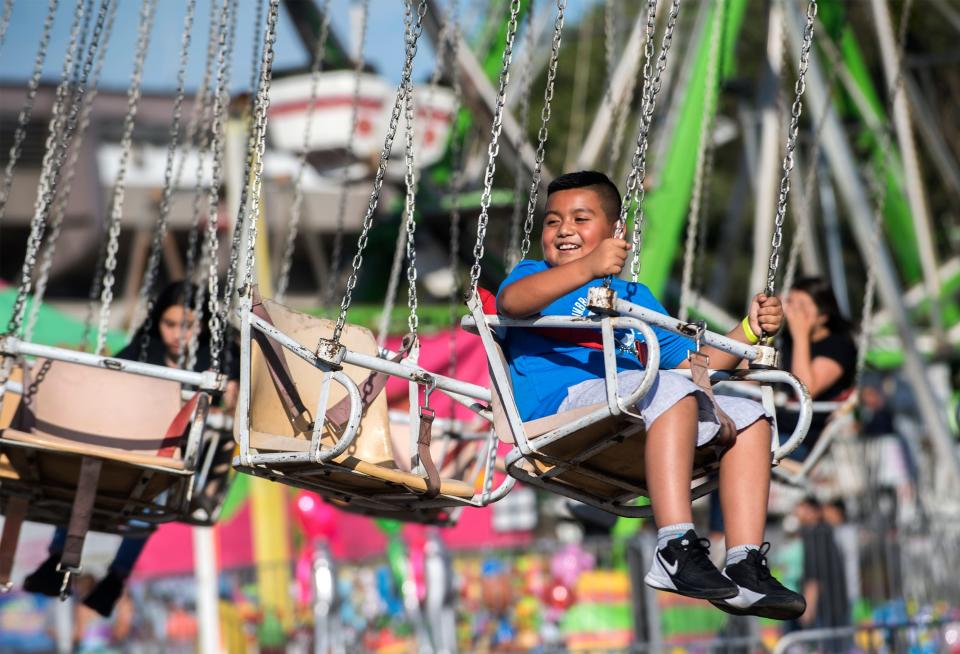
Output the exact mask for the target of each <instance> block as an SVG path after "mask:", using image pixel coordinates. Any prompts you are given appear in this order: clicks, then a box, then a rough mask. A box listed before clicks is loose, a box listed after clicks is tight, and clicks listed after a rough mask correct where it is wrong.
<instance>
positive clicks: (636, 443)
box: [490, 343, 717, 501]
mask: <svg viewBox="0 0 960 654" xmlns="http://www.w3.org/2000/svg"><path fill="white" fill-rule="evenodd" d="M497 355H498V356H499V357H500V363H501V365H502V366H503V369H504V370H505V371H506V372H507V374H508V375H509V374H510V368H509V366H508V365H507V361H506V357H504V355H503V352H502V350H501V349H500V345H499V343H498V344H497ZM490 378H491V383H492V385H493V393H492V396H493V397H492V400H493V403H492V410H493V424H494V429H495V430H496V431H497V434H498V435H499V437H500V439H501V440H503V441H506V442H510V443H512V442H513V436H512V432H511V431H510V424H509V422H508V420H507V414H506V409H505V408H504V401H505V400H504V397H503V390H502V389H500V388H499V387H498V385H497V383H496V381H495V377H494V375H490ZM605 406H606V403H604V402H601V403H598V404H592V405H590V406H586V407H581V408H578V409H572V410H570V411H564V412H562V413H557V414H554V415H552V416H545V417H543V418H538V419H537V420H531V421H529V422H525V423H523V428H524V431H525V432H526V436H527V439H528V440H533V439H534V438H536V437H538V436H542V435H544V434H547V433H549V432H551V431H553V430H554V429H558V428H560V427H563V426H564V425H567V424H570V423H571V422H573V421H575V420H578V419H580V418H582V417H583V416H586V415H588V414H590V413H593V412H594V411H597V410H599V409H602V408H604V407H605ZM628 431H633V432H634V433H632V434H630V435H628V436H626V437H625V438H623V440H622V441H621V442H619V443H616V444H613V445H610V446H609V447H607V448H606V449H603V450H600V451H599V452H597V453H596V454H594V455H593V456H592V457H590V458H589V459H587V460H586V461H584V462H582V463H581V464H580V465H581V466H583V467H586V468H588V469H589V470H591V471H593V472H596V473H599V474H602V475H606V476H609V477H613V478H616V479H620V480H623V481H625V482H627V483H629V484H632V485H634V486H639V487H640V488H642V489H646V487H647V486H646V479H645V475H644V466H645V462H644V459H645V454H644V449H645V446H646V430H645V429H644V428H643V427H642V425H640V424H639V423H637V422H636V421H634V420H631V419H629V418H627V417H625V416H622V415H621V416H610V417H607V418H604V419H602V420H599V421H597V422H594V423H592V424H590V425H588V426H586V427H584V428H583V429H581V430H580V431H577V432H574V433H572V434H570V435H568V436H566V437H564V438H561V439H559V440H557V441H554V442H553V443H550V444H549V445H543V446H541V447H539V448H538V452H540V453H542V454H543V455H545V457H552V458H555V459H560V460H563V461H570V460H572V459H574V458H576V457H578V456H579V455H580V454H581V453H582V452H584V451H586V450H588V449H589V448H591V447H593V446H594V445H596V444H598V443H601V442H603V441H605V440H607V439H608V438H610V437H611V436H614V435H616V434H624V433H625V432H628ZM545 457H544V458H541V457H538V456H537V455H536V454H534V455H532V456H530V457H527V460H528V462H529V464H530V465H529V466H528V470H531V466H532V471H535V474H537V475H541V474H544V473H546V472H548V471H551V470H553V468H554V467H555V466H554V465H553V464H551V463H550V462H549V460H547V459H546V458H545ZM716 460H717V459H716V453H715V452H714V450H713V448H701V449H697V450H696V454H695V456H694V471H695V476H702V475H704V474H706V473H707V471H708V470H709V469H712V468H714V467H716V466H715V463H716ZM551 479H552V480H553V481H555V482H559V483H562V484H565V485H567V486H570V487H572V488H575V489H578V490H582V491H586V492H588V493H590V494H592V495H594V496H597V497H600V498H606V499H608V500H611V501H612V500H615V499H617V498H619V497H622V496H623V495H625V494H626V493H627V491H626V490H625V489H624V488H622V487H620V486H617V485H615V484H611V483H606V482H603V481H601V480H599V479H596V478H595V477H592V476H590V475H587V474H584V473H583V472H582V471H578V470H576V469H571V470H566V471H563V472H560V473H558V474H556V475H555V476H553V477H551Z"/></svg>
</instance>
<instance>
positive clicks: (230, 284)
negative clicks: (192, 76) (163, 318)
mask: <svg viewBox="0 0 960 654" xmlns="http://www.w3.org/2000/svg"><path fill="white" fill-rule="evenodd" d="M256 5H257V6H256V13H255V15H254V26H255V28H254V29H255V31H254V34H259V33H260V32H261V31H262V30H263V12H264V3H263V1H262V0H257V3H256ZM252 41H253V49H252V51H251V55H252V59H251V62H250V83H249V87H250V101H249V103H248V105H247V109H246V111H247V113H246V117H247V118H248V119H249V117H250V116H252V115H253V114H254V112H255V111H256V103H257V96H258V91H259V87H260V75H261V72H262V71H261V68H262V67H263V57H262V56H261V53H260V39H258V38H254V39H252ZM232 48H233V44H232V43H231V51H232ZM251 125H252V123H251ZM254 137H255V134H254V133H253V130H252V129H249V128H248V129H247V143H246V147H245V148H244V152H245V156H244V158H243V177H242V178H241V179H242V182H241V184H240V201H239V209H238V211H237V216H236V219H235V220H234V221H233V233H232V234H231V236H230V260H229V263H228V264H227V278H226V281H225V283H224V288H223V296H224V298H225V301H224V303H223V305H222V307H221V309H220V322H221V326H222V327H221V328H222V329H223V330H224V338H226V329H227V326H228V324H229V321H228V320H227V312H228V311H229V310H230V306H231V304H232V301H233V299H234V297H235V296H234V292H235V291H236V285H237V274H238V272H239V268H240V251H241V250H242V248H243V225H244V224H245V222H246V220H247V213H248V211H249V206H248V200H249V195H250V171H251V170H252V166H253V156H254V154H255V148H254ZM226 354H227V357H228V359H227V361H229V360H230V359H229V357H231V356H232V350H230V349H229V348H228V349H227V351H226Z"/></svg>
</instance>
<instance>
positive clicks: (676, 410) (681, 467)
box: [644, 395, 738, 599]
mask: <svg viewBox="0 0 960 654" xmlns="http://www.w3.org/2000/svg"><path fill="white" fill-rule="evenodd" d="M697 420H698V418H697V400H696V398H695V397H694V396H693V395H687V396H684V397H683V398H681V399H680V400H678V401H677V402H676V403H675V404H674V405H673V406H672V407H670V408H669V409H667V410H666V411H664V412H663V413H662V414H660V416H658V417H657V419H656V420H654V421H653V422H652V423H651V424H649V425H647V440H646V445H645V451H644V459H645V463H646V471H645V472H646V480H647V489H648V491H649V493H650V504H651V505H652V506H653V515H654V519H655V520H656V523H657V527H658V528H659V532H658V534H657V540H658V542H657V551H656V552H654V555H653V562H652V565H651V566H650V571H649V572H648V573H647V575H646V577H645V581H646V583H647V584H648V585H649V586H652V587H654V588H659V589H661V590H666V591H670V592H673V593H679V594H681V595H686V596H688V597H697V598H701V599H719V598H725V597H733V596H735V595H736V594H737V592H738V589H737V587H736V585H735V584H733V583H731V582H730V580H729V579H726V578H725V577H724V576H723V575H721V574H720V571H719V570H717V568H716V567H715V566H714V565H713V563H711V562H710V556H709V551H710V547H709V541H708V540H707V539H705V538H704V539H701V538H700V537H698V536H697V534H696V532H695V531H694V530H693V513H692V511H691V509H690V481H691V478H692V476H693V457H694V450H695V449H696V441H697Z"/></svg>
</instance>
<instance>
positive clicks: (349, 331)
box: [234, 300, 475, 511]
mask: <svg viewBox="0 0 960 654" xmlns="http://www.w3.org/2000/svg"><path fill="white" fill-rule="evenodd" d="M263 307H264V309H265V310H266V312H267V315H269V317H270V320H271V322H272V323H273V325H274V326H275V327H276V328H277V329H278V330H280V331H281V332H283V333H284V334H285V335H287V336H289V337H290V338H292V339H293V340H295V341H297V342H298V343H300V344H301V345H303V346H304V347H307V348H310V347H313V346H315V345H316V344H317V343H318V342H319V341H320V339H323V338H330V337H331V336H332V334H333V329H334V325H335V323H334V321H332V320H325V319H322V318H316V317H313V316H308V315H305V314H301V313H298V312H296V311H293V310H291V309H288V308H286V307H284V306H282V305H280V304H277V303H275V302H271V301H269V300H265V301H264V302H263ZM341 343H342V344H343V345H344V346H345V347H347V348H348V349H349V350H351V351H354V352H358V353H362V354H367V355H370V356H376V355H377V353H378V348H377V344H376V340H375V339H374V337H373V334H372V333H371V332H370V331H369V330H367V329H364V328H362V327H357V326H353V325H347V326H346V327H345V329H344V331H343V334H342V336H341ZM282 356H283V357H284V361H285V363H286V365H287V367H288V368H289V371H290V375H291V377H292V380H293V382H294V384H295V387H296V389H295V390H296V393H297V394H298V395H299V397H300V398H301V399H302V400H303V403H304V405H305V406H306V407H310V410H311V411H313V409H314V408H315V407H316V402H317V399H318V398H319V395H320V391H321V386H322V382H323V372H322V371H321V370H320V369H318V368H316V367H314V366H312V365H311V364H310V363H308V362H307V361H305V360H304V359H302V358H300V357H299V356H296V355H295V354H293V353H292V352H289V351H288V350H286V349H283V350H282ZM269 365H271V364H269V363H268V362H267V360H266V358H265V357H264V354H263V351H262V349H261V347H260V345H259V344H258V343H257V342H256V340H254V339H251V341H250V363H249V374H250V407H249V423H248V425H249V448H250V449H251V451H253V455H252V456H251V457H250V460H251V462H252V464H251V465H245V464H243V459H244V456H243V455H241V457H239V458H238V459H236V460H235V462H234V466H235V467H236V468H237V469H238V470H240V471H242V472H247V473H250V474H254V475H258V476H262V477H266V478H269V479H272V480H274V481H280V482H283V483H285V484H289V485H291V486H295V487H298V488H304V489H307V490H311V491H315V492H317V493H319V494H320V495H322V496H324V497H326V498H327V499H330V500H333V501H335V502H339V503H340V505H343V504H349V505H350V506H351V508H354V507H356V508H357V510H361V509H372V510H373V509H376V510H387V511H398V510H404V511H407V510H410V509H412V508H414V507H416V505H417V504H418V503H419V502H420V501H421V500H422V499H424V498H425V495H424V494H425V493H427V491H428V484H427V478H426V476H425V475H421V474H418V473H415V472H410V471H407V470H403V469H401V468H400V467H399V466H398V465H397V462H396V457H395V454H394V451H393V447H392V443H391V440H390V422H389V416H388V411H387V399H386V395H385V394H384V393H380V394H378V395H377V396H376V397H375V398H374V399H373V400H372V401H371V402H370V403H369V404H368V406H366V407H365V408H364V410H363V414H362V419H361V423H360V428H359V431H358V433H357V435H356V438H355V439H354V441H353V442H352V443H351V445H350V446H349V447H348V448H347V450H346V451H345V452H344V453H343V454H341V455H340V456H337V457H334V458H333V459H332V460H330V461H327V462H325V463H323V464H317V463H315V462H306V461H303V460H300V461H288V462H285V461H275V460H271V461H270V462H269V463H257V462H256V461H257V454H269V453H291V454H299V453H306V452H309V451H310V446H311V438H312V430H313V422H314V418H313V417H312V416H309V417H308V418H307V419H306V420H303V419H300V418H299V417H292V416H291V415H290V412H289V411H288V410H287V409H286V407H285V405H284V401H283V399H282V392H281V389H279V388H278V387H277V385H276V384H275V382H274V379H273V377H272V376H271V374H270V369H269ZM343 370H344V372H345V373H346V374H347V375H348V376H349V377H350V378H351V379H352V380H353V381H354V382H355V383H356V384H357V385H358V386H359V387H361V389H362V385H363V384H364V382H365V381H366V380H367V378H368V376H369V371H368V370H366V369H364V368H361V367H359V366H354V365H350V364H345V365H344V366H343ZM245 374H246V371H245ZM345 396H346V391H345V390H344V389H343V388H342V387H340V386H339V385H336V384H331V387H330V398H329V404H328V406H332V405H333V404H335V403H336V402H339V401H340V400H341V399H343V398H344V397H345ZM243 420H244V416H241V417H240V420H238V421H237V424H236V429H237V439H238V440H239V441H240V442H241V444H242V443H243V435H242V434H241V433H240V431H239V430H240V429H242V428H243V425H241V424H240V423H241V422H243ZM341 434H342V432H341V431H340V430H339V429H336V428H333V427H331V425H330V423H329V422H327V424H325V426H324V432H323V435H322V438H321V447H324V448H327V447H333V446H334V445H335V443H336V442H337V441H338V440H339V438H340V436H341ZM241 447H242V445H241ZM474 495H475V492H474V488H473V486H472V485H470V484H468V483H466V482H463V481H461V480H458V479H453V478H441V481H440V496H441V498H448V499H450V504H451V505H456V504H459V503H461V502H459V501H458V500H466V499H469V498H472V497H473V496H474ZM437 499H440V498H437Z"/></svg>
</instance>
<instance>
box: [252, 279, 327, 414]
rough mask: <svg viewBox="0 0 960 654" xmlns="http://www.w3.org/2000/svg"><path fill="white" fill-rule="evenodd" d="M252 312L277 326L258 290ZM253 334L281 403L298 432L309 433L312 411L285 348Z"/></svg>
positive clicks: (271, 324)
mask: <svg viewBox="0 0 960 654" xmlns="http://www.w3.org/2000/svg"><path fill="white" fill-rule="evenodd" d="M251 310H252V311H253V315H255V316H257V317H258V318H260V319H261V320H263V321H264V322H266V323H267V324H268V325H270V326H271V327H273V326H275V325H274V324H273V320H272V319H271V318H270V313H269V312H268V311H267V308H266V307H265V306H263V300H261V299H260V294H259V293H258V292H257V289H256V288H254V290H253V305H252V307H251ZM251 333H252V335H253V340H255V341H256V342H257V345H259V346H260V351H261V352H263V358H264V361H265V362H266V364H267V370H268V371H269V372H270V378H271V379H272V380H273V385H274V387H276V389H277V393H279V394H280V402H281V404H283V408H284V410H285V411H286V412H287V416H288V417H289V418H290V420H291V422H292V423H293V424H294V426H295V427H296V428H297V429H298V430H300V431H309V430H310V429H311V428H312V426H313V421H312V420H311V419H310V411H309V410H308V409H307V407H306V405H305V404H304V403H303V399H302V398H301V397H300V392H299V391H298V390H297V385H296V384H295V383H294V381H293V375H291V374H290V367H289V366H287V360H286V358H285V357H284V356H283V347H282V346H281V345H280V344H279V343H277V342H276V341H274V340H273V339H271V338H270V337H268V336H267V335H266V334H264V333H263V332H261V331H259V330H257V329H254V330H252V332H251Z"/></svg>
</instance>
